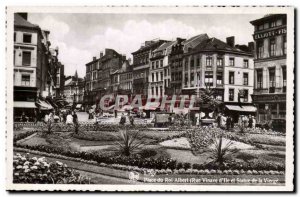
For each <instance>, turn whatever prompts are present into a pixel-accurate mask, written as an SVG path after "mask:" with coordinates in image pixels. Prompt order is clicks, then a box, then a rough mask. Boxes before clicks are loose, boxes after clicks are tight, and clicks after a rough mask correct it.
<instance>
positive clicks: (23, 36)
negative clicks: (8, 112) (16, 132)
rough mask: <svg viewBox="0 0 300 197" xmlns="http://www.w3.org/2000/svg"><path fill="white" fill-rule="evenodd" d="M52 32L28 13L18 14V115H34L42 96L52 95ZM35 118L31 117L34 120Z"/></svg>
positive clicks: (15, 48)
mask: <svg viewBox="0 0 300 197" xmlns="http://www.w3.org/2000/svg"><path fill="white" fill-rule="evenodd" d="M48 34H49V31H43V30H41V29H40V27H39V26H37V25H34V24H32V23H30V22H29V21H27V13H17V14H15V15H14V56H13V58H14V61H13V63H14V116H15V120H18V117H19V116H20V115H21V114H22V113H25V115H27V116H28V117H30V118H33V117H34V109H36V108H37V107H39V106H38V105H36V102H37V101H38V100H37V98H38V95H43V96H48V92H49V91H48V89H47V88H48V87H49V86H48V84H49V83H50V76H49V74H48V71H49V67H50V66H51V65H49V58H50V57H51V54H50V53H49V46H50V42H49V41H48ZM30 120H31V119H30Z"/></svg>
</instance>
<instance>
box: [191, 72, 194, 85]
mask: <svg viewBox="0 0 300 197" xmlns="http://www.w3.org/2000/svg"><path fill="white" fill-rule="evenodd" d="M193 82H194V73H191V84H192V83H193Z"/></svg>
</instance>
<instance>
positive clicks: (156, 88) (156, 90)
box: [155, 87, 158, 95]
mask: <svg viewBox="0 0 300 197" xmlns="http://www.w3.org/2000/svg"><path fill="white" fill-rule="evenodd" d="M155 92H156V95H158V87H155Z"/></svg>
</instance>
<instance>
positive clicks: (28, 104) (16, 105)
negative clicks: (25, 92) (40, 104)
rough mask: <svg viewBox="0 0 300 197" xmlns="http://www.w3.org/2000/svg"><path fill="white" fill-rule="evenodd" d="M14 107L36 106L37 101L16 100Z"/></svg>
mask: <svg viewBox="0 0 300 197" xmlns="http://www.w3.org/2000/svg"><path fill="white" fill-rule="evenodd" d="M14 108H36V106H35V102H27V101H14Z"/></svg>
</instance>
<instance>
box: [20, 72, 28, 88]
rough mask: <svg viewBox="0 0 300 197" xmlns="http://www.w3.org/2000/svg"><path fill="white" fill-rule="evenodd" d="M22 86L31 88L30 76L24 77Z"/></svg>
mask: <svg viewBox="0 0 300 197" xmlns="http://www.w3.org/2000/svg"><path fill="white" fill-rule="evenodd" d="M21 84H22V86H30V75H22V79H21Z"/></svg>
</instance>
